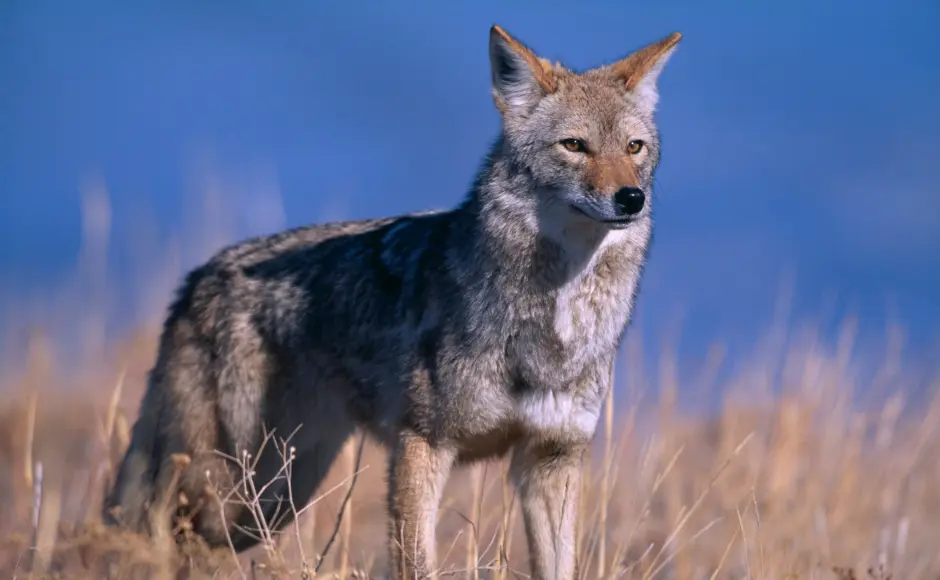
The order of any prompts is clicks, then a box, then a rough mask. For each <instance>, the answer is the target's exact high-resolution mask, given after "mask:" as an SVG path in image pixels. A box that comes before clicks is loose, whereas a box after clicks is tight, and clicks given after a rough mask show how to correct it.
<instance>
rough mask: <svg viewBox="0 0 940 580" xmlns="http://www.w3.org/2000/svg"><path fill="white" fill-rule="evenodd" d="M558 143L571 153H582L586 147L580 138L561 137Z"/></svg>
mask: <svg viewBox="0 0 940 580" xmlns="http://www.w3.org/2000/svg"><path fill="white" fill-rule="evenodd" d="M559 143H561V146H562V147H564V148H565V149H567V150H568V151H571V152H572V153H584V152H585V151H587V147H585V146H584V141H582V140H580V139H562V140H561V141H559Z"/></svg>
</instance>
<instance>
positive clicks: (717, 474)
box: [644, 431, 754, 580]
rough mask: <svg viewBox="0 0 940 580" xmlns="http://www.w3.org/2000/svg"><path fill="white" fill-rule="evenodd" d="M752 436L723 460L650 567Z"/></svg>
mask: <svg viewBox="0 0 940 580" xmlns="http://www.w3.org/2000/svg"><path fill="white" fill-rule="evenodd" d="M753 436H754V432H753V431H752V432H751V433H750V434H748V436H747V437H745V438H744V440H743V441H741V443H740V444H738V446H737V447H736V448H735V450H734V452H732V454H731V456H730V457H728V458H727V459H725V461H724V462H723V463H722V464H721V466H720V467H719V468H718V470H717V471H716V472H715V474H714V475H712V477H711V479H710V480H709V482H708V485H707V486H706V487H705V489H704V490H702V492H701V493H700V494H699V496H698V497H697V498H696V500H695V502H694V503H693V504H692V507H690V508H689V509H688V510H686V511H685V512H684V514H683V516H682V517H681V519H680V520H679V523H678V524H677V525H676V527H675V529H674V530H673V531H672V533H670V534H669V537H667V538H666V541H665V542H663V545H662V546H661V547H660V549H659V552H658V553H657V554H656V556H655V557H654V558H653V562H652V564H651V566H652V567H654V569H655V565H656V563H657V561H658V560H659V558H660V557H661V556H662V554H663V553H665V550H666V549H667V548H668V547H669V546H670V545H672V543H673V542H674V541H675V539H676V536H678V535H679V533H680V532H681V531H682V529H683V528H684V527H685V525H686V524H687V523H688V521H689V518H691V517H692V514H694V513H695V512H696V511H697V510H698V508H699V507H700V506H701V505H702V502H704V501H705V498H706V497H707V496H708V493H709V492H710V491H711V490H712V488H713V487H714V485H715V482H717V481H718V478H719V477H721V474H722V473H724V471H725V470H726V469H727V468H728V466H729V465H731V462H732V461H733V460H734V458H735V457H737V456H738V454H740V453H741V450H742V449H744V447H745V446H746V445H747V444H748V442H749V441H750V440H751V438H753ZM649 577H650V576H644V580H647V579H648V578H649Z"/></svg>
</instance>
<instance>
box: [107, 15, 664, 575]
mask: <svg viewBox="0 0 940 580" xmlns="http://www.w3.org/2000/svg"><path fill="white" fill-rule="evenodd" d="M678 40H679V35H678V34H674V35H672V36H669V37H667V38H666V39H664V40H662V41H660V42H658V43H655V44H652V45H649V46H647V47H646V48H643V49H641V50H639V51H637V52H635V53H633V54H632V55H630V56H628V57H627V58H625V59H623V60H621V61H618V62H616V63H614V64H611V65H608V66H604V67H601V68H597V69H592V70H589V71H586V72H584V73H575V72H572V71H570V70H568V69H566V68H564V67H563V66H562V65H560V64H551V63H549V62H548V61H545V60H543V59H540V58H538V57H537V56H535V55H534V54H533V53H532V52H531V51H530V50H529V49H528V48H526V47H525V46H524V45H523V44H521V43H520V42H518V41H517V40H515V39H513V38H512V37H510V36H509V35H508V34H506V33H505V32H504V31H503V30H501V29H500V28H498V27H494V28H493V29H492V31H491V35H490V62H491V66H492V85H493V97H494V100H495V102H496V106H497V108H498V109H499V111H500V113H501V115H502V120H503V131H502V135H501V136H500V138H499V139H498V140H497V141H496V142H495V144H494V145H493V147H492V150H491V152H490V155H489V156H488V157H487V160H486V163H485V164H484V165H483V167H482V168H481V170H480V173H479V175H478V178H477V180H476V182H475V183H474V185H473V187H472V188H471V191H470V193H469V194H468V195H467V197H466V198H465V199H464V201H463V202H462V203H461V204H460V205H459V206H457V207H456V208H454V209H452V210H449V211H439V212H429V213H423V214H414V215H409V216H400V217H395V218H386V219H374V220H362V221H352V222H341V223H340V222H336V223H329V224H321V225H315V226H307V227H303V228H298V229H294V230H290V231H287V232H283V233H281V234H277V235H273V236H265V237H261V238H256V239H253V240H248V241H245V242H241V243H239V244H236V245H234V246H231V247H229V248H226V249H224V250H222V251H221V252H219V253H218V254H216V255H215V256H214V257H213V258H212V259H211V260H209V261H208V262H207V263H206V264H204V265H203V266H201V267H200V268H197V269H195V270H193V271H192V272H191V273H190V274H189V276H188V277H187V279H186V282H185V284H183V286H182V287H181V288H180V290H179V293H178V296H177V298H176V300H175V301H174V303H173V305H172V306H171V308H170V312H169V315H168V316H167V320H166V323H165V326H164V331H163V335H162V337H161V342H160V350H159V353H158V356H157V362H156V365H155V366H154V369H153V371H152V372H151V374H150V378H149V384H148V388H147V392H146V394H145V396H144V399H143V402H142V403H141V408H140V416H139V418H138V420H137V423H136V424H135V427H134V431H133V438H132V441H131V445H130V447H129V449H128V450H127V453H126V454H125V457H124V460H123V462H122V465H121V468H120V470H119V473H118V476H117V480H116V482H115V485H114V487H113V489H112V490H111V493H110V494H109V497H108V501H107V504H106V510H107V515H106V517H107V518H108V521H111V522H114V523H123V524H125V525H128V526H130V527H132V528H137V529H142V528H149V529H150V531H151V532H154V533H155V534H156V535H157V536H162V535H165V534H166V533H167V531H168V529H169V528H168V526H169V523H170V515H169V514H170V513H186V512H187V511H188V510H189V511H190V512H191V513H189V514H188V517H190V518H191V520H192V526H193V529H194V530H195V531H196V532H197V533H199V534H200V535H201V536H202V537H203V538H204V539H205V540H207V541H208V542H209V543H210V544H213V545H226V544H230V545H233V546H235V548H236V549H239V550H241V549H244V548H246V547H248V546H251V545H253V544H254V543H255V542H256V541H257V537H258V534H256V533H252V532H251V530H252V529H254V528H257V527H258V525H259V522H261V523H262V524H263V525H264V526H267V527H268V528H271V529H276V528H279V527H281V526H283V525H285V524H286V523H287V522H288V521H290V519H291V517H292V516H291V514H292V513H293V512H292V511H291V510H290V509H288V508H287V504H286V502H288V501H292V502H293V503H294V505H301V504H304V503H305V502H306V501H307V500H308V499H309V498H310V496H311V495H312V494H313V493H314V491H315V490H316V489H317V487H318V486H319V484H320V483H321V482H322V480H323V478H324V477H325V475H326V473H327V471H328V470H329V467H330V465H331V463H332V461H333V459H334V457H335V456H336V455H337V453H338V452H339V451H340V449H341V448H342V446H343V444H344V442H345V441H346V439H347V438H348V437H349V436H350V435H351V434H352V433H353V432H354V431H355V430H356V428H361V429H363V430H364V431H366V432H368V433H370V434H371V435H373V436H374V437H375V438H377V439H378V440H380V441H382V442H384V443H386V444H387V445H388V446H389V447H390V449H391V450H392V453H391V458H390V464H389V486H390V493H389V512H390V536H389V542H390V546H391V556H392V561H391V565H392V571H393V572H394V574H396V575H400V577H407V578H414V577H422V578H423V577H427V576H429V575H432V574H433V573H434V571H435V564H434V562H435V560H434V557H435V546H434V523H435V518H436V509H437V505H438V502H439V500H440V495H441V492H442V490H443V486H444V484H445V482H446V481H447V477H448V474H449V472H450V469H451V467H452V466H454V465H457V464H459V463H464V462H468V461H473V460H478V459H483V458H488V457H498V456H502V455H504V454H506V453H507V452H509V451H512V470H513V475H514V478H515V481H516V483H517V484H518V485H519V488H520V494H521V503H522V508H523V514H524V516H525V522H526V529H527V532H528V538H529V547H530V556H531V565H532V572H533V575H534V577H536V578H569V579H570V578H574V577H575V576H576V564H575V553H574V545H575V537H576V534H577V526H576V522H575V519H576V516H577V513H578V498H577V495H578V492H579V490H580V487H579V484H578V477H579V461H580V457H581V454H582V452H583V450H584V449H585V448H586V446H587V445H588V443H589V442H590V440H591V438H592V437H593V436H594V431H595V429H596V426H597V420H598V416H599V413H600V408H601V404H602V401H603V400H604V397H605V395H606V394H607V392H608V391H609V390H610V388H611V375H612V368H613V361H614V356H615V353H616V351H617V347H618V345H619V343H620V341H621V338H622V335H623V332H624V330H625V329H626V327H627V324H628V322H629V318H630V313H631V310H632V308H633V302H634V296H635V295H636V291H637V286H638V284H639V280H640V276H641V272H642V268H643V263H644V260H645V257H646V252H647V247H648V244H649V240H650V234H651V227H652V221H651V219H652V218H651V206H652V201H653V192H652V185H653V174H654V171H655V169H656V166H657V164H658V162H659V138H658V134H657V131H656V127H655V123H654V122H653V111H654V109H655V105H656V101H657V90H656V79H657V77H658V75H659V72H660V70H661V69H662V66H663V64H664V63H665V61H666V60H667V58H668V56H669V55H670V54H671V52H672V50H673V48H674V47H675V45H676V43H677V42H678ZM272 431H273V432H274V434H275V437H288V436H290V437H291V439H290V445H291V446H293V448H294V449H295V454H294V455H293V456H292V457H293V459H291V461H294V462H295V465H294V466H293V469H292V470H291V471H290V472H289V473H290V485H288V484H287V482H285V481H283V478H280V479H278V477H277V476H278V475H279V474H283V471H281V463H282V462H283V460H284V457H283V456H282V455H281V454H280V453H279V450H282V449H283V447H282V446H279V445H276V444H274V443H270V442H269V443H268V444H266V445H265V444H264V439H265V437H264V434H265V433H270V432H272ZM219 452H222V454H224V455H227V456H229V457H235V458H239V457H244V455H243V454H244V453H249V454H252V455H253V456H254V455H256V456H257V457H255V458H254V459H253V460H252V461H251V470H250V471H251V476H248V479H246V475H245V474H244V472H243V468H244V467H245V466H244V465H237V464H236V463H233V462H232V461H230V460H228V459H225V458H224V457H223V456H222V455H220V454H219ZM177 454H185V455H188V456H189V462H188V463H185V462H184V463H181V464H179V467H180V468H181V469H180V473H179V477H178V479H177V478H175V476H174V474H173V473H172V470H173V465H172V464H173V461H171V459H172V458H174V457H176V456H177ZM207 475H208V477H209V479H208V480H207V479H206V477H207ZM272 478H274V479H275V481H274V482H273V483H271V484H270V485H269V484H268V483H269V480H271V479H272ZM246 482H250V485H249V484H246ZM207 483H211V484H212V485H214V486H216V487H218V488H219V489H218V490H217V491H218V492H219V493H222V494H223V495H222V496H218V497H229V498H232V497H237V496H238V495H239V494H241V495H244V494H248V495H250V494H251V493H252V490H262V491H260V492H258V493H259V494H260V496H261V497H254V498H252V497H248V498H245V497H241V498H239V499H238V501H234V500H233V501H229V502H225V501H219V500H218V497H216V498H209V497H205V494H206V485H207ZM171 486H177V487H179V489H170V487H171ZM176 492H180V493H176ZM233 494H234V495H233ZM210 495H211V494H210ZM288 496H290V497H288ZM181 497H186V498H187V501H186V502H183V503H180V502H178V501H177V499H176V498H181ZM158 500H159V501H158ZM187 506H189V507H187ZM192 506H198V509H196V510H194V511H192ZM252 506H253V507H252ZM259 512H260V513H259ZM403 547H404V548H405V549H403Z"/></svg>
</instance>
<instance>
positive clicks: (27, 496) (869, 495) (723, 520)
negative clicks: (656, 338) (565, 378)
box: [0, 281, 940, 580]
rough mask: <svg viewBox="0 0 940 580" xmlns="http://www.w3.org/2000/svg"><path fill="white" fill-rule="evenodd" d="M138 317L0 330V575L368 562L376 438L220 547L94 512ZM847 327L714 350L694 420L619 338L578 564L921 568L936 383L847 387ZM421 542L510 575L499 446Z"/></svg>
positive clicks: (377, 476) (124, 399) (936, 436)
mask: <svg viewBox="0 0 940 580" xmlns="http://www.w3.org/2000/svg"><path fill="white" fill-rule="evenodd" d="M164 284H165V281H164ZM156 331H157V327H156V326H154V325H153V324H141V325H140V327H139V328H137V329H136V330H135V331H134V332H132V333H130V334H125V338H124V339H122V340H116V341H109V342H107V343H103V344H102V346H101V347H100V348H96V349H92V350H90V351H86V352H83V354H82V355H81V356H79V357H77V358H75V359H66V358H64V357H62V358H60V357H59V356H57V354H56V352H55V351H54V348H55V344H56V343H55V338H56V337H55V336H54V335H51V334H48V333H47V334H45V335H43V334H42V333H40V332H38V331H37V332H34V333H32V334H31V335H30V337H29V338H28V339H20V340H18V341H16V340H14V341H12V342H11V343H10V344H13V347H15V348H11V349H10V350H9V352H20V353H23V355H24V357H25V358H23V359H21V363H20V364H16V365H7V366H5V367H4V369H5V374H4V375H3V376H0V381H2V383H0V395H2V397H0V534H2V541H0V571H2V574H3V575H4V577H15V578H27V577H61V578H100V577H104V576H105V575H106V574H107V575H109V577H111V578H137V577H141V578H143V577H160V578H166V577H178V578H181V577H192V578H200V577H206V578H210V577H211V578H229V577H231V578H268V577H271V578H275V577H277V578H280V577H292V578H298V577H312V576H314V575H317V576H327V575H329V576H331V577H332V576H338V577H343V578H347V577H371V576H378V575H381V574H382V573H383V572H384V570H385V563H386V551H385V546H384V542H385V530H386V524H385V509H384V506H385V500H384V472H385V467H384V462H385V453H384V451H383V450H382V449H380V448H378V447H376V446H374V445H372V444H371V442H368V441H367V442H366V443H365V445H364V447H363V448H362V455H361V462H359V467H358V469H357V468H356V464H357V457H358V454H357V449H358V448H359V440H358V438H357V439H353V440H351V441H350V442H349V448H348V451H347V452H346V453H344V454H343V455H342V456H341V458H340V459H339V460H338V461H337V464H336V465H334V468H333V471H332V472H331V474H330V477H329V478H328V481H327V482H326V484H325V485H324V486H323V488H322V489H321V490H320V492H319V495H318V497H317V498H316V500H315V502H314V503H313V504H312V505H310V506H295V507H294V509H297V510H298V511H302V513H301V515H300V518H299V520H298V524H296V525H295V526H291V527H289V528H287V529H286V530H284V531H283V532H281V533H270V535H268V534H265V535H264V541H263V542H262V545H261V546H259V547H258V548H256V549H255V550H253V551H252V552H251V553H249V554H245V555H242V556H241V557H239V558H233V557H231V554H230V553H228V552H227V551H226V550H217V551H215V552H212V551H209V550H207V549H206V548H205V547H203V546H200V545H199V542H198V540H195V539H186V540H184V541H182V543H181V544H180V549H179V550H178V551H171V552H169V554H177V555H175V556H173V558H172V560H171V558H170V556H169V555H167V554H168V552H166V551H165V550H164V547H165V546H161V545H155V544H150V543H148V542H147V541H145V540H143V539H141V538H137V537H131V536H127V535H124V534H119V533H117V532H115V531H113V530H109V529H104V528H103V527H102V526H101V524H100V521H99V517H98V513H99V505H100V500H101V495H102V486H103V485H104V484H105V483H106V482H107V481H108V480H109V478H110V477H111V474H112V470H113V467H114V465H115V462H116V461H117V460H118V458H119V456H120V452H121V451H122V450H123V448H124V446H125V445H126V444H127V441H128V433H129V429H130V425H131V424H132V422H133V419H134V415H135V413H136V405H137V402H138V400H139V397H140V394H141V390H142V385H143V380H144V374H145V372H146V371H147V369H148V368H149V365H150V363H151V361H152V359H153V356H154V354H155V349H156ZM853 336H854V329H853V327H852V325H851V324H850V323H849V322H847V324H846V326H845V332H844V333H843V336H842V337H841V339H840V340H839V341H838V343H837V344H836V345H835V346H834V347H833V348H831V349H830V348H826V346H825V345H824V344H822V342H821V341H819V340H815V339H814V340H809V339H807V338H801V339H799V340H790V341H788V342H786V343H785V346H784V345H781V346H780V347H779V349H778V350H777V351H776V352H764V353H762V354H760V355H755V356H754V357H753V359H752V360H738V361H734V362H735V365H736V368H738V369H740V370H738V371H737V372H736V373H734V374H733V376H731V377H730V378H727V379H725V380H723V381H722V384H720V385H711V386H710V387H709V392H711V393H716V394H715V395H714V396H721V397H722V401H723V404H722V405H721V410H720V413H717V414H715V415H713V416H704V415H702V414H690V413H687V412H681V411H680V410H679V408H678V406H677V401H678V400H679V399H681V398H682V397H683V396H684V394H685V393H686V391H688V386H687V385H684V384H683V385H682V386H681V387H680V384H679V382H680V381H679V379H678V378H677V377H678V376H679V373H678V371H679V369H680V367H681V366H682V365H681V364H680V362H679V361H677V360H676V358H675V357H674V356H670V355H669V353H664V354H663V356H662V365H661V368H660V369H659V371H658V373H657V378H656V379H655V380H651V379H648V378H646V377H644V376H643V374H642V372H641V371H640V368H641V366H642V365H641V364H640V359H641V358H642V357H640V356H639V355H637V354H636V353H634V352H633V351H630V354H629V355H628V356H627V357H626V358H625V359H624V360H623V361H621V365H620V368H621V369H628V370H627V372H624V371H623V370H622V371H621V372H620V378H621V379H626V378H629V381H626V380H623V381H621V382H620V383H618V387H617V390H616V394H615V396H616V397H618V398H620V399H622V401H617V402H616V403H617V404H615V405H612V406H609V407H608V412H607V413H606V414H605V415H604V417H603V419H602V425H601V426H600V428H599V429H598V441H597V446H596V447H595V448H594V450H593V453H592V456H591V457H590V458H588V460H587V461H586V465H585V471H584V473H585V474H586V477H585V482H584V485H585V493H583V494H582V495H583V498H584V500H583V504H582V506H581V511H582V521H583V526H582V530H583V534H582V537H581V538H580V543H579V551H580V553H581V562H582V568H583V569H582V576H583V577H584V578H643V579H646V578H678V579H693V578H761V579H763V578H801V579H802V578H838V579H842V580H847V579H850V578H859V579H861V578H888V577H893V578H895V579H908V578H932V579H935V578H937V577H940V481H938V479H940V472H938V469H940V463H938V461H937V458H938V457H940V456H938V452H940V433H938V431H937V428H938V423H940V399H930V398H929V397H928V400H927V402H923V401H920V400H919V401H918V402H917V404H909V403H908V402H907V398H906V397H907V396H908V395H910V394H911V393H912V392H914V390H916V389H919V390H920V391H923V388H922V386H921V385H915V384H912V383H910V382H907V381H906V380H904V379H903V378H902V375H901V374H900V373H899V372H898V369H897V367H898V362H897V360H896V358H895V353H894V350H893V349H889V355H888V356H887V357H886V359H885V361H884V362H883V363H882V364H880V365H877V366H879V368H880V370H879V372H878V373H876V374H875V375H874V378H873V379H872V381H870V382H869V383H870V384H869V383H865V386H871V385H875V386H876V387H877V389H878V392H880V393H883V394H884V395H885V396H884V402H883V404H879V405H869V406H863V405H861V404H860V403H859V402H858V400H859V397H857V396H856V395H857V391H858V389H859V388H860V387H861V386H862V384H861V382H860V379H859V376H858V374H857V373H856V372H855V369H856V362H857V360H856V359H857V357H859V356H861V355H860V354H859V353H856V354H854V355H853V351H854V350H855V349H853V347H852V340H853ZM810 338H812V337H810ZM65 360H68V362H62V361H65ZM631 362H633V363H635V364H631ZM712 362H713V363H722V361H720V360H713V361H712ZM865 362H870V361H869V360H866V361H865ZM718 366H722V365H721V364H713V365H711V366H709V367H708V368H706V369H705V370H704V371H703V373H702V374H703V379H702V382H704V383H709V382H712V381H711V379H712V378H713V377H714V376H715V369H716V368H717V367H718ZM936 391H937V389H936V384H934V385H932V386H931V390H930V391H929V392H930V394H931V396H932V395H933V393H934V392H936ZM653 393H655V397H654V395H653ZM608 403H610V401H609V402H608ZM290 468H291V455H290V452H289V448H285V470H288V469H290ZM354 475H356V477H357V478H358V480H357V482H356V485H355V487H354V489H353V491H352V493H347V491H348V490H349V489H350V483H351V480H352V479H353V476H354ZM223 499H226V500H227V501H249V502H250V501H252V498H251V497H247V498H245V497H243V498H231V497H230V498H223ZM347 500H348V501H347ZM341 508H342V509H343V510H344V512H345V517H344V518H343V519H342V521H341V522H337V513H338V512H339V511H340V510H341ZM331 538H333V539H332V541H331ZM438 538H439V539H438V546H439V550H440V553H439V561H440V566H441V572H442V573H446V574H447V575H449V576H460V577H471V578H473V579H474V580H476V579H477V578H497V579H506V578H514V577H526V574H527V565H526V555H525V541H524V536H523V530H522V526H521V518H520V517H519V514H518V506H517V505H516V502H515V501H514V496H513V491H512V489H511V487H510V486H508V485H507V481H506V474H505V465H504V464H503V463H502V462H491V463H485V464H481V465H478V466H474V467H471V468H464V469H461V470H458V471H457V472H456V473H455V475H454V477H453V478H452V480H451V482H450V484H449V485H448V489H447V492H446V496H445V499H444V501H443V504H442V509H441V512H440V518H439V525H438ZM328 543H330V544H331V547H330V549H329V550H328V553H327V554H326V555H325V556H324V554H323V552H324V548H325V546H326V545H327V544H328Z"/></svg>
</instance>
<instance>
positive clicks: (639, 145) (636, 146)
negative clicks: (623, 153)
mask: <svg viewBox="0 0 940 580" xmlns="http://www.w3.org/2000/svg"><path fill="white" fill-rule="evenodd" d="M644 145H646V143H644V142H642V141H640V140H639V139H634V140H633V141H630V142H629V143H627V153H629V154H630V155H636V154H637V153H639V152H640V151H642V150H643V146H644Z"/></svg>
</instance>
